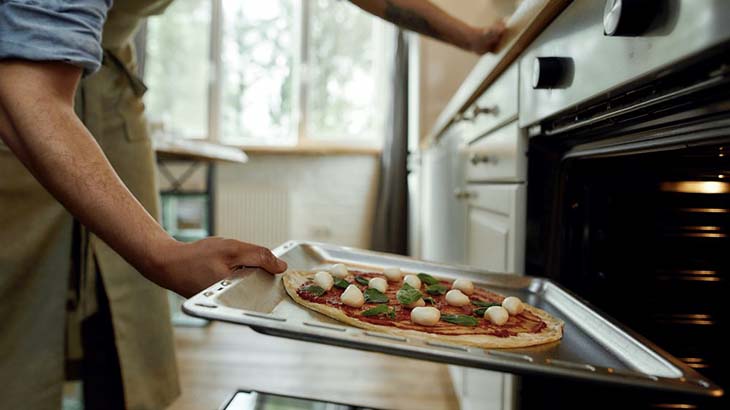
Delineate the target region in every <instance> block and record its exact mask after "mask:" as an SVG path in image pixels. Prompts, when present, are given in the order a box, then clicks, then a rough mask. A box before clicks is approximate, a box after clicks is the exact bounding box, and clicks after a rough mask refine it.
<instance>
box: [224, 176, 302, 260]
mask: <svg viewBox="0 0 730 410" xmlns="http://www.w3.org/2000/svg"><path fill="white" fill-rule="evenodd" d="M289 225H290V212H289V193H288V192H286V191H281V190H272V189H266V188H254V189H250V188H242V187H237V188H228V187H227V189H225V190H221V191H219V192H217V194H216V205H215V233H216V235H218V236H222V237H226V238H235V239H239V240H242V241H245V242H251V243H255V244H257V245H262V246H266V247H273V246H277V245H280V244H281V243H283V242H285V241H286V240H288V239H290V236H291V232H290V226H289Z"/></svg>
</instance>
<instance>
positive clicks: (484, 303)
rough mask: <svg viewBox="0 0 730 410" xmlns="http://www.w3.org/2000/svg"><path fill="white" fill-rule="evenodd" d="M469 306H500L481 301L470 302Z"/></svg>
mask: <svg viewBox="0 0 730 410" xmlns="http://www.w3.org/2000/svg"><path fill="white" fill-rule="evenodd" d="M471 304H472V305H474V306H479V307H487V308H488V307H490V306H502V305H500V304H499V303H492V302H482V301H481V300H472V301H471Z"/></svg>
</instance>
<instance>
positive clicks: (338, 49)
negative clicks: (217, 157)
mask: <svg viewBox="0 0 730 410" xmlns="http://www.w3.org/2000/svg"><path fill="white" fill-rule="evenodd" d="M387 30H388V28H387V26H386V24H385V23H383V22H381V21H380V20H379V19H377V18H375V17H372V16H370V15H368V14H366V13H365V12H363V11H362V10H360V9H358V8H357V7H355V6H353V5H351V4H350V3H349V2H346V1H341V0H267V1H260V0H236V1H223V0H178V1H176V2H174V3H173V4H172V5H171V6H170V8H169V9H168V10H167V12H166V13H165V14H164V15H163V16H161V17H155V18H152V19H150V21H149V24H148V37H147V52H148V58H147V61H146V68H145V71H146V73H145V79H146V82H147V84H148V85H149V87H150V92H148V93H147V96H146V102H147V107H148V113H149V115H150V119H151V122H152V123H153V125H154V126H155V127H156V128H159V129H162V130H163V131H164V133H165V134H168V135H173V136H179V137H184V138H204V139H210V140H214V141H219V142H222V143H225V144H232V145H249V146H250V145H296V144H316V143H318V142H325V141H326V142H335V143H338V144H340V143H341V144H361V145H380V143H381V140H382V138H383V134H384V132H383V125H384V124H383V120H384V118H385V117H386V115H385V109H386V108H385V107H386V101H387V100H386V98H385V97H386V96H387V95H388V90H389V85H388V81H387V75H386V72H387V61H386V60H387V56H388V54H389V53H388V51H389V50H388V49H387V46H388V44H387V41H386V38H387V37H388V36H387Z"/></svg>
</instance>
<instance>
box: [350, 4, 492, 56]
mask: <svg viewBox="0 0 730 410" xmlns="http://www.w3.org/2000/svg"><path fill="white" fill-rule="evenodd" d="M350 2H351V3H353V4H355V5H356V6H358V7H360V8H361V9H363V10H365V11H367V12H368V13H370V14H373V15H376V16H378V17H381V18H383V19H384V20H387V21H389V22H391V23H393V24H395V25H397V26H400V27H403V28H405V29H408V30H412V31H415V32H417V33H420V34H423V35H426V36H429V37H432V38H434V39H436V40H440V41H444V42H447V43H449V44H452V45H455V46H457V47H460V48H463V49H469V50H470V49H473V45H474V44H473V41H474V39H475V38H476V36H478V30H477V29H476V28H474V27H472V26H470V25H468V24H466V23H464V22H463V21H461V20H458V19H456V18H454V17H452V16H450V15H449V14H448V13H446V12H445V11H443V10H441V9H440V8H439V7H437V6H436V5H434V4H432V3H431V2H430V1H426V0H350Z"/></svg>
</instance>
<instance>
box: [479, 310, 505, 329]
mask: <svg viewBox="0 0 730 410" xmlns="http://www.w3.org/2000/svg"><path fill="white" fill-rule="evenodd" d="M484 318H485V319H487V320H489V321H490V322H492V323H494V324H495V325H498V326H502V325H503V324H505V323H507V319H509V313H507V309H505V308H503V307H502V306H490V307H488V308H487V311H486V312H484Z"/></svg>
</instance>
